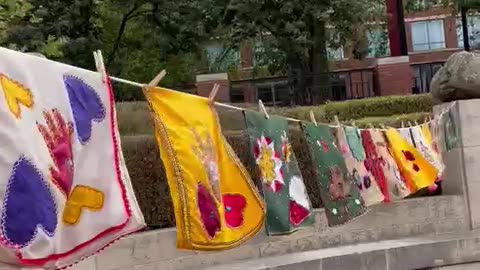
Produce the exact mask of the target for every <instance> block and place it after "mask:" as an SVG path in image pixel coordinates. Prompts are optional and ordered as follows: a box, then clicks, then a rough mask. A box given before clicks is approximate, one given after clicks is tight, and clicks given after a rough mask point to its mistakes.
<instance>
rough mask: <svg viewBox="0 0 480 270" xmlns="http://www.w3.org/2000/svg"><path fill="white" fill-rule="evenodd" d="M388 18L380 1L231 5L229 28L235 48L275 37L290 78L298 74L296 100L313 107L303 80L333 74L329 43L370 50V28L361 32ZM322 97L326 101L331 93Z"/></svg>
mask: <svg viewBox="0 0 480 270" xmlns="http://www.w3.org/2000/svg"><path fill="white" fill-rule="evenodd" d="M383 12H384V5H383V1H381V0H373V1H372V0H356V1H351V0H320V1H319V0H303V1H295V0H283V1H277V0H232V1H230V4H229V5H228V7H227V12H226V16H225V18H224V25H225V27H227V28H228V29H229V31H228V32H227V34H228V35H229V38H230V40H231V41H232V42H233V43H234V44H235V43H236V44H239V43H240V42H241V41H242V40H245V39H250V38H256V37H258V36H262V35H270V36H271V37H272V39H274V40H275V42H273V43H272V44H275V45H276V46H277V48H278V50H280V51H282V52H283V53H284V54H285V57H286V64H287V67H288V70H289V72H290V73H295V74H297V76H296V77H297V78H298V84H297V85H296V86H295V87H296V88H297V90H298V91H295V94H296V99H297V100H298V101H299V102H300V103H309V102H312V99H311V93H309V92H308V91H307V90H308V89H307V86H306V82H305V79H304V78H305V76H306V74H307V73H315V74H318V73H322V72H325V71H327V70H328V59H327V52H326V43H327V42H328V43H329V44H330V45H331V46H332V47H339V46H340V45H342V44H344V43H346V41H347V40H353V41H354V42H358V44H360V45H362V46H363V47H365V46H366V45H367V46H368V43H365V41H366V38H365V28H364V27H360V26H361V25H364V24H365V23H366V22H371V21H373V20H376V19H378V17H380V16H381V14H383ZM327 26H328V31H327ZM359 37H361V38H359ZM367 53H368V51H367ZM355 55H356V56H358V57H364V56H365V55H366V53H365V51H362V52H360V51H359V52H358V53H355ZM324 79H325V78H323V77H318V80H320V81H322V80H324ZM314 84H315V85H319V83H318V82H316V83H314ZM319 90H320V91H324V92H325V91H326V89H319ZM322 95H323V98H326V93H323V94H322Z"/></svg>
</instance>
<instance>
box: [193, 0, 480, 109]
mask: <svg viewBox="0 0 480 270" xmlns="http://www.w3.org/2000/svg"><path fill="white" fill-rule="evenodd" d="M468 27H469V36H470V46H471V47H472V49H476V48H480V44H477V43H479V41H480V16H477V15H475V14H471V15H470V16H468ZM385 28H386V27H385V26H382V25H379V26H378V27H372V29H373V30H374V31H373V32H368V33H366V35H367V37H368V39H369V55H368V57H367V58H365V59H363V60H355V59H353V57H352V51H351V48H350V49H349V46H348V44H345V45H344V46H343V47H342V48H338V49H335V50H333V49H329V50H328V56H329V59H330V73H329V74H328V75H325V79H324V81H328V82H329V85H328V90H329V91H330V94H331V98H330V99H331V100H344V99H352V98H362V97H368V96H376V95H397V94H410V93H413V94H415V93H423V92H429V91H430V86H429V84H430V80H431V78H432V77H433V75H434V74H435V72H436V71H437V70H438V68H440V67H441V65H442V64H443V63H444V62H445V61H446V60H447V58H448V57H449V56H450V55H451V54H453V53H455V52H457V51H460V50H463V32H462V28H461V21H460V18H459V17H458V16H456V15H454V13H453V12H452V10H448V9H445V8H443V7H433V8H431V9H429V10H427V11H422V12H413V13H409V14H405V32H406V38H407V47H408V56H401V57H390V56H389V52H388V37H387V35H385V34H382V33H384V32H385V31H386V30H385ZM370 31H371V30H370ZM380 44H387V46H383V51H379V50H381V49H380V47H381V46H379V45H380ZM254 54H255V48H254V46H252V45H251V44H247V45H244V46H242V48H241V49H240V50H239V52H238V58H239V62H238V65H239V70H240V73H242V74H249V72H250V71H251V70H252V67H253V66H254V64H255V59H254ZM243 77H247V79H243V80H240V79H238V78H228V76H227V75H226V74H209V75H199V76H198V77H197V93H198V94H199V95H208V93H209V92H210V89H211V88H212V85H213V83H215V82H219V83H221V85H222V89H221V91H220V94H219V99H220V100H221V101H223V102H232V103H235V102H246V103H249V102H256V100H258V99H262V100H263V101H264V102H265V103H267V104H269V105H277V106H282V105H288V104H287V102H288V100H289V99H290V96H289V95H290V94H291V87H290V92H288V91H289V80H288V78H287V77H273V78H271V77H267V78H257V79H251V78H248V76H243ZM312 88H314V87H312ZM322 89H325V87H323V88H322ZM312 91H314V89H312Z"/></svg>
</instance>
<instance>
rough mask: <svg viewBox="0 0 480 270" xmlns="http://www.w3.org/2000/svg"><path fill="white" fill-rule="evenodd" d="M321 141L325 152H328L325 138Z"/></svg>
mask: <svg viewBox="0 0 480 270" xmlns="http://www.w3.org/2000/svg"><path fill="white" fill-rule="evenodd" d="M320 143H321V144H322V150H323V152H328V150H329V149H328V144H327V143H326V142H325V141H324V140H323V139H321V141H320Z"/></svg>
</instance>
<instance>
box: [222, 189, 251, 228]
mask: <svg viewBox="0 0 480 270" xmlns="http://www.w3.org/2000/svg"><path fill="white" fill-rule="evenodd" d="M222 201H223V206H224V207H225V223H227V226H228V227H230V228H237V227H239V226H241V225H242V224H243V209H245V205H246V204H247V202H246V200H245V198H244V197H243V196H242V195H240V194H224V195H222Z"/></svg>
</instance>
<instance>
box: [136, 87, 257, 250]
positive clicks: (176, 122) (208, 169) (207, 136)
mask: <svg viewBox="0 0 480 270" xmlns="http://www.w3.org/2000/svg"><path fill="white" fill-rule="evenodd" d="M144 93H145V96H146V98H147V100H148V102H149V104H150V107H151V109H152V116H153V119H154V123H155V137H156V139H157V143H158V145H159V148H160V156H161V158H162V161H163V163H164V166H165V172H166V176H167V179H168V185H169V187H170V194H171V196H172V200H173V206H174V211H175V219H176V224H177V230H176V231H177V247H178V248H182V249H199V250H218V249H225V248H231V247H234V246H237V245H239V244H241V243H243V242H244V241H246V240H248V239H249V238H250V237H251V236H253V235H254V234H255V233H256V232H258V230H259V229H260V228H261V227H262V225H263V219H264V206H263V200H262V199H261V198H260V197H259V195H258V192H257V190H256V188H255V186H254V185H253V183H252V181H251V178H250V176H249V175H248V173H247V171H246V170H245V168H244V167H243V165H242V164H241V163H240V161H239V160H238V157H237V156H236V155H235V153H234V152H233V150H232V149H231V147H230V145H229V144H228V143H227V142H226V140H225V138H224V137H223V136H222V134H221V130H220V124H219V121H218V116H217V113H216V111H215V110H214V108H212V107H211V106H209V104H208V100H207V99H206V98H203V97H199V96H194V95H189V94H185V93H181V92H177V91H173V90H168V89H164V88H155V89H146V90H144Z"/></svg>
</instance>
